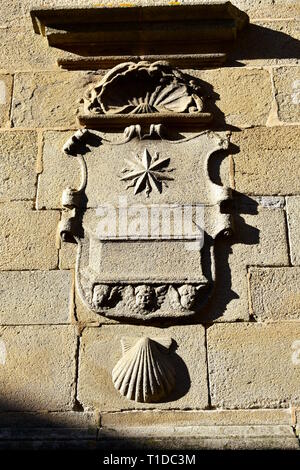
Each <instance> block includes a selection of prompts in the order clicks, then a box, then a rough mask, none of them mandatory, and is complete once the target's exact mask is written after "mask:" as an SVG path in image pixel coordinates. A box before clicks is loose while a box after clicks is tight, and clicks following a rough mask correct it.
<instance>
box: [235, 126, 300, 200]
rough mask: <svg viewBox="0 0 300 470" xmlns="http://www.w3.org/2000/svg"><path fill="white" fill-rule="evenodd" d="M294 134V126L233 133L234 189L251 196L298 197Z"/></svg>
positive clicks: (295, 133)
mask: <svg viewBox="0 0 300 470" xmlns="http://www.w3.org/2000/svg"><path fill="white" fill-rule="evenodd" d="M298 133H299V130H298V128H297V127H295V126H288V127H272V128H253V129H245V130H243V131H242V132H234V133H233V134H232V138H231V142H232V144H233V145H235V146H236V150H237V152H238V153H235V154H234V155H233V159H234V167H235V174H234V179H235V189H236V190H237V191H239V192H241V193H244V194H255V195H265V194H268V195H280V194H282V195H286V194H299V191H300V189H299V177H298V175H299V173H300V163H299V157H298V156H299V148H300V145H299V138H298ZM287 169H290V170H291V171H289V172H288V176H287ZM266 175H267V177H266Z"/></svg>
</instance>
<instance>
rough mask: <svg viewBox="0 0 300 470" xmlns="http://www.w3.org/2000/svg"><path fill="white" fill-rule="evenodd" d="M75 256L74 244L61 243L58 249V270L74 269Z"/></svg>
mask: <svg viewBox="0 0 300 470" xmlns="http://www.w3.org/2000/svg"><path fill="white" fill-rule="evenodd" d="M76 254H77V244H76V243H62V244H61V247H60V249H59V269H74V267H75V263H76Z"/></svg>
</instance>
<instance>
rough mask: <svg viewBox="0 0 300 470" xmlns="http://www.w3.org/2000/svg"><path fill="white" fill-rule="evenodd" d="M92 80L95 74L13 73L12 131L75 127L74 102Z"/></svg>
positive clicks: (96, 75)
mask: <svg viewBox="0 0 300 470" xmlns="http://www.w3.org/2000/svg"><path fill="white" fill-rule="evenodd" d="M93 80H99V74H97V73H89V72H51V71H50V72H35V73H33V74H32V73H26V72H24V73H17V74H16V75H15V85H14V98H13V103H12V108H13V110H12V120H13V124H14V127H48V128H49V127H63V128H66V127H69V126H71V127H72V126H75V117H76V114H75V113H76V109H77V107H78V101H79V100H80V99H81V98H82V96H83V94H84V92H85V90H86V89H87V87H88V85H89V83H91V82H92V81H93Z"/></svg>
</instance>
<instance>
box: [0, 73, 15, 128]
mask: <svg viewBox="0 0 300 470" xmlns="http://www.w3.org/2000/svg"><path fill="white" fill-rule="evenodd" d="M12 85H13V78H12V76H11V75H9V74H0V127H9V126H10V120H9V114H10V103H11V94H12Z"/></svg>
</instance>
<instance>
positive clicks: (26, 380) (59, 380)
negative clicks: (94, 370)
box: [0, 326, 77, 411]
mask: <svg viewBox="0 0 300 470" xmlns="http://www.w3.org/2000/svg"><path fill="white" fill-rule="evenodd" d="M0 339H1V345H2V348H1V364H0V377H1V380H0V395H1V400H0V409H1V410H5V411H14V410H15V411H17V410H49V411H50V410H69V409H71V408H72V404H73V395H74V387H75V384H74V381H75V351H76V344H77V338H76V333H75V328H74V327H72V326H22V327H18V326H5V327H1V328H0Z"/></svg>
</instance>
